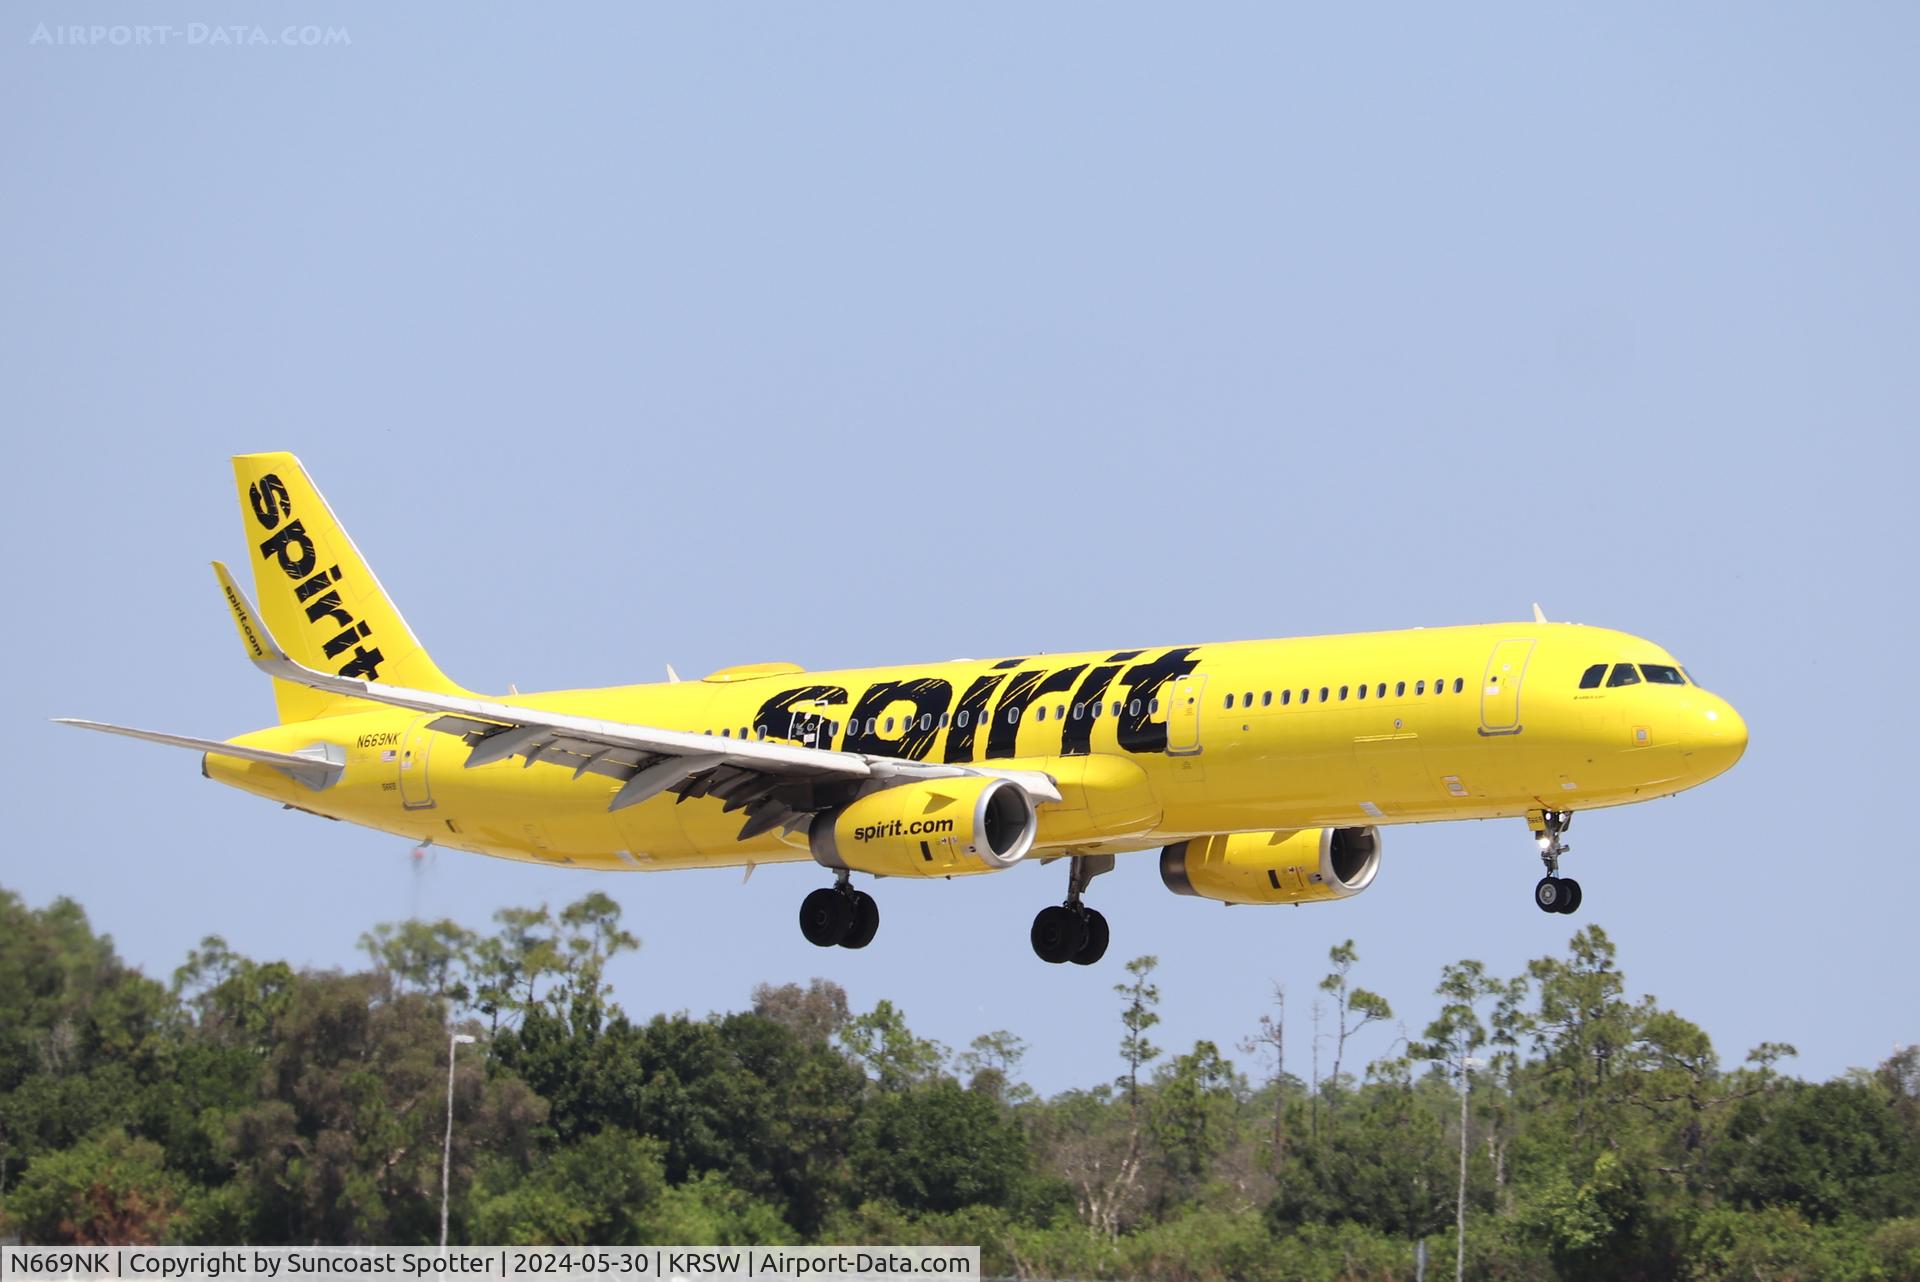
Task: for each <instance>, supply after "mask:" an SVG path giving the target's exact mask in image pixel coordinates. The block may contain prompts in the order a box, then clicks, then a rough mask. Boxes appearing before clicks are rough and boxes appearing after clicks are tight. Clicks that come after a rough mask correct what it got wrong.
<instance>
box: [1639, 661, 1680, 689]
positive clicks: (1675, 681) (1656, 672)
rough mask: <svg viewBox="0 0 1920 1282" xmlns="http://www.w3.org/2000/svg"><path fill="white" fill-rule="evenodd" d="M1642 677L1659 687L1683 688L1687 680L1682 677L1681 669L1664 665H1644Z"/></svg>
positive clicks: (1641, 668)
mask: <svg viewBox="0 0 1920 1282" xmlns="http://www.w3.org/2000/svg"><path fill="white" fill-rule="evenodd" d="M1640 675H1641V676H1643V677H1645V678H1646V679H1647V680H1648V681H1650V682H1652V683H1653V684H1654V685H1657V686H1683V685H1685V684H1687V679H1686V678H1685V677H1683V676H1681V675H1680V669H1678V668H1674V667H1669V666H1668V665H1667V664H1664V663H1643V664H1641V665H1640Z"/></svg>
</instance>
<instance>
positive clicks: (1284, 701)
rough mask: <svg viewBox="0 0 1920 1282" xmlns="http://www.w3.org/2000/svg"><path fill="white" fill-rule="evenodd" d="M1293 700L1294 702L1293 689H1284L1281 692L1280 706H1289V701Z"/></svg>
mask: <svg viewBox="0 0 1920 1282" xmlns="http://www.w3.org/2000/svg"><path fill="white" fill-rule="evenodd" d="M1292 702H1293V691H1291V690H1282V691H1281V692H1280V706H1281V707H1283V708H1284V707H1286V706H1287V705H1288V704H1289V703H1292Z"/></svg>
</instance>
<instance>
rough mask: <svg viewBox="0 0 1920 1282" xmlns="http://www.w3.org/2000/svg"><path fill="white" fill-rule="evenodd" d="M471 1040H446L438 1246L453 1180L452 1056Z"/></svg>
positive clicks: (463, 1035)
mask: <svg viewBox="0 0 1920 1282" xmlns="http://www.w3.org/2000/svg"><path fill="white" fill-rule="evenodd" d="M472 1044H473V1038H472V1037H471V1036H470V1035H468V1034H466V1033H455V1034H454V1035H453V1036H452V1037H451V1038H449V1039H448V1040H447V1142H446V1144H445V1146H444V1147H443V1148H442V1149H441V1150H440V1246H441V1248H442V1249H443V1250H444V1249H445V1248H446V1245H447V1188H448V1186H449V1184H450V1183H451V1182H452V1179H453V1056H454V1052H455V1051H456V1050H458V1049H459V1048H460V1047H461V1046H471V1045H472Z"/></svg>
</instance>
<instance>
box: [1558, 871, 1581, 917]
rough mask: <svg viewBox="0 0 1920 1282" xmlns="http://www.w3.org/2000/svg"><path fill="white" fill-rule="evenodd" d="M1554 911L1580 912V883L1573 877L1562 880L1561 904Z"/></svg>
mask: <svg viewBox="0 0 1920 1282" xmlns="http://www.w3.org/2000/svg"><path fill="white" fill-rule="evenodd" d="M1553 911H1555V912H1557V913H1577V912H1579V911H1580V883H1579V882H1577V881H1575V880H1574V879H1573V878H1571V877H1562V878H1561V879H1560V904H1559V906H1558V907H1556V908H1555V909H1554V910H1553Z"/></svg>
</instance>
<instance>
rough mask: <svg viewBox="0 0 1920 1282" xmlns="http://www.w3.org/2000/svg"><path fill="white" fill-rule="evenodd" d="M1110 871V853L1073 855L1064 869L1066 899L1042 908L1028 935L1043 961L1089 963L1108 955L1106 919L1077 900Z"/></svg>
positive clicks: (1111, 863)
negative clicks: (1098, 878) (1093, 882)
mask: <svg viewBox="0 0 1920 1282" xmlns="http://www.w3.org/2000/svg"><path fill="white" fill-rule="evenodd" d="M1112 870H1113V856H1112V855H1074V856H1072V857H1071V863H1070V865H1069V868H1068V872H1067V900H1066V902H1065V903H1063V904H1055V905H1053V906H1052V907H1051V908H1042V909H1041V910H1040V913H1039V915H1038V916H1037V917H1035V918H1034V919H1033V930H1032V932H1031V933H1030V934H1029V936H1028V938H1029V940H1030V941H1031V942H1032V944H1033V951H1034V954H1035V955H1036V956H1037V957H1039V958H1040V960H1041V961H1043V962H1051V963H1053V964H1055V965H1058V964H1060V963H1062V962H1072V963H1073V964H1074V965H1076V966H1091V965H1093V964H1094V963H1095V962H1097V961H1099V960H1100V959H1101V958H1102V957H1104V956H1106V954H1107V940H1108V931H1107V919H1106V918H1105V917H1104V916H1102V915H1101V914H1100V913H1099V912H1098V911H1097V910H1095V909H1092V908H1089V907H1087V906H1086V905H1085V904H1083V903H1081V902H1080V896H1081V895H1082V894H1084V893H1085V892H1086V889H1087V883H1088V882H1090V881H1092V880H1093V879H1094V878H1095V877H1098V876H1099V875H1100V874H1101V873H1103V872H1111V871H1112Z"/></svg>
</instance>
